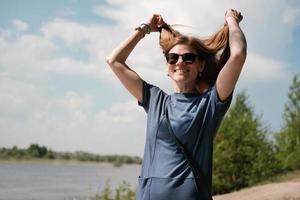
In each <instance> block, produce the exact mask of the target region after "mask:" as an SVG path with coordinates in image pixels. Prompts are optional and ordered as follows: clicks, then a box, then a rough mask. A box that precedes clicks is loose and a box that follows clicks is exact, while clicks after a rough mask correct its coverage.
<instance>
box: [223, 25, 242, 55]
mask: <svg viewBox="0 0 300 200" xmlns="http://www.w3.org/2000/svg"><path fill="white" fill-rule="evenodd" d="M227 25H228V28H229V46H230V55H231V56H239V57H241V58H243V59H245V58H246V54H247V42H246V38H245V35H244V33H243V31H242V30H241V28H240V26H239V24H238V22H236V21H235V20H229V21H228V22H227Z"/></svg>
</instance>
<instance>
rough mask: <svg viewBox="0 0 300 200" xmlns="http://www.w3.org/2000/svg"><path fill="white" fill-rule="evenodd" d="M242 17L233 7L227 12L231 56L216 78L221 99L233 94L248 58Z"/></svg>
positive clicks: (226, 19)
mask: <svg viewBox="0 0 300 200" xmlns="http://www.w3.org/2000/svg"><path fill="white" fill-rule="evenodd" d="M242 18H243V17H242V16H241V14H240V13H239V12H237V11H235V10H232V9H231V10H228V11H226V13H225V21H226V23H227V25H228V28H229V46H230V57H229V59H228V60H227V62H226V63H225V65H224V67H223V68H222V70H221V71H220V73H219V75H218V77H217V80H216V87H217V92H218V95H219V98H220V100H221V101H224V100H226V99H227V98H228V96H229V95H230V94H231V92H232V90H233V89H234V87H235V84H236V82H237V80H238V78H239V75H240V72H241V70H242V67H243V65H244V62H245V60H246V56H247V43H246V38H245V36H244V34H243V32H242V30H241V28H240V26H239V22H240V21H241V20H242Z"/></svg>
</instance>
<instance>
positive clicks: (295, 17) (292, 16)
mask: <svg viewBox="0 0 300 200" xmlns="http://www.w3.org/2000/svg"><path fill="white" fill-rule="evenodd" d="M283 22H284V23H286V24H288V25H291V26H299V25H300V8H298V7H290V8H286V9H285V10H284V12H283Z"/></svg>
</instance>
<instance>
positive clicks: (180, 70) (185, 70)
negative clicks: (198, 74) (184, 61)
mask: <svg viewBox="0 0 300 200" xmlns="http://www.w3.org/2000/svg"><path fill="white" fill-rule="evenodd" d="M174 72H182V73H186V72H189V70H187V69H174Z"/></svg>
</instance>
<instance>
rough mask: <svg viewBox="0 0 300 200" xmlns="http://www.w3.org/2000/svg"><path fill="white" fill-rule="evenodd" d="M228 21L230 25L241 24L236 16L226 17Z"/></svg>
mask: <svg viewBox="0 0 300 200" xmlns="http://www.w3.org/2000/svg"><path fill="white" fill-rule="evenodd" d="M226 23H227V25H228V26H230V25H238V24H239V23H238V21H237V19H236V18H234V17H228V18H227V19H226Z"/></svg>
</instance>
